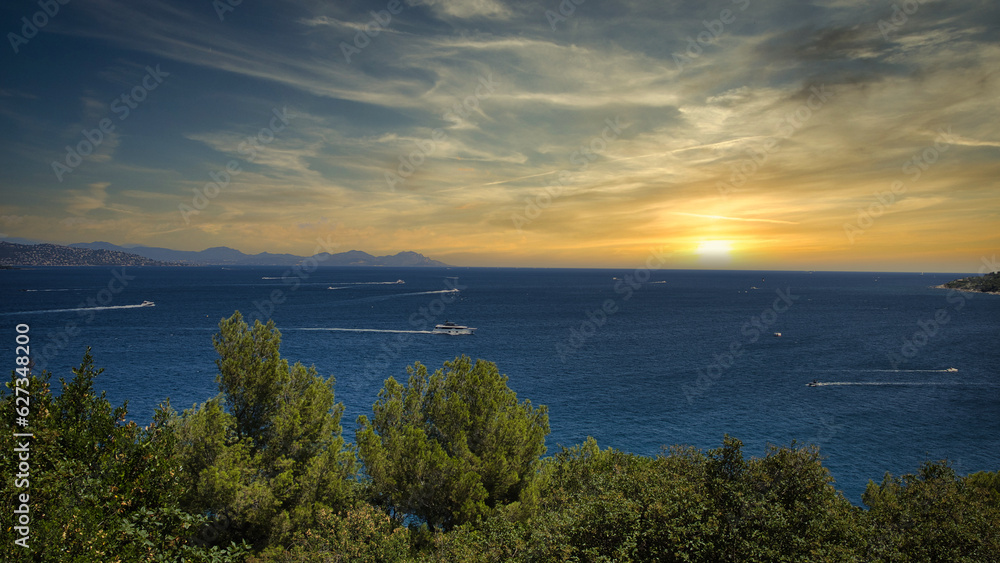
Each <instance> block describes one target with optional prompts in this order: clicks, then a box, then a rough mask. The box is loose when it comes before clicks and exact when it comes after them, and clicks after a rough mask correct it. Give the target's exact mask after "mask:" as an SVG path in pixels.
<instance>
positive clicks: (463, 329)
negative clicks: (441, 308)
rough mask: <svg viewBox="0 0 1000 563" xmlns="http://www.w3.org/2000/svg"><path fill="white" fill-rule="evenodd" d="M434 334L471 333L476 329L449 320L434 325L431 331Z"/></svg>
mask: <svg viewBox="0 0 1000 563" xmlns="http://www.w3.org/2000/svg"><path fill="white" fill-rule="evenodd" d="M432 332H433V333H434V334H453V335H454V334H473V333H474V332H476V329H474V328H470V327H467V326H463V325H460V324H455V323H453V322H451V321H447V322H444V323H441V324H439V325H437V326H435V327H434V330H433V331H432Z"/></svg>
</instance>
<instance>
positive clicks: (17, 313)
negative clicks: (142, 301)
mask: <svg viewBox="0 0 1000 563" xmlns="http://www.w3.org/2000/svg"><path fill="white" fill-rule="evenodd" d="M146 307H149V305H108V306H106V307H73V308H71V309H42V310H40V311H17V312H14V313H0V315H5V316H9V315H41V314H43V313H73V312H76V311H107V310H110V309H145V308H146Z"/></svg>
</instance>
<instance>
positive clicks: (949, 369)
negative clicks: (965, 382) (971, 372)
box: [944, 368, 958, 373]
mask: <svg viewBox="0 0 1000 563" xmlns="http://www.w3.org/2000/svg"><path fill="white" fill-rule="evenodd" d="M944 371H950V372H952V373H955V372H956V371H958V368H948V369H946V370H944Z"/></svg>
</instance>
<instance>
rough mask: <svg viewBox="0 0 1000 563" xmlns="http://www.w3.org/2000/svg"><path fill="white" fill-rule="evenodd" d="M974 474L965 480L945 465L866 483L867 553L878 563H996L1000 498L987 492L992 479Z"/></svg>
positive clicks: (929, 465)
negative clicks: (893, 562) (917, 562)
mask: <svg viewBox="0 0 1000 563" xmlns="http://www.w3.org/2000/svg"><path fill="white" fill-rule="evenodd" d="M977 475H978V476H972V477H967V478H965V479H963V478H960V477H958V476H957V475H955V471H954V470H953V469H952V468H951V467H949V466H948V465H947V463H944V462H939V463H929V462H928V463H925V464H924V465H923V466H922V467H921V468H920V470H919V471H918V472H917V473H916V474H913V475H904V476H902V477H893V476H892V475H889V474H886V476H885V478H883V480H882V483H881V484H879V485H876V484H875V483H872V482H869V483H868V489H867V490H866V491H865V493H864V495H863V496H862V500H863V501H864V503H865V504H866V505H868V507H869V509H868V511H867V512H866V513H865V514H864V522H865V523H866V525H867V527H868V533H869V537H868V538H867V539H868V545H867V547H868V550H869V551H870V552H871V553H872V554H874V555H875V556H876V557H877V558H878V559H879V560H881V561H958V562H970V563H971V562H973V561H997V560H1000V502H998V500H1000V496H997V495H995V494H992V493H993V492H995V490H990V488H989V487H991V486H993V485H995V480H994V479H995V475H996V474H993V477H992V478H991V477H988V476H986V475H982V474H977ZM984 482H987V484H986V488H985V489H984V487H983V484H984Z"/></svg>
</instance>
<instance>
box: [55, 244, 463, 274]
mask: <svg viewBox="0 0 1000 563" xmlns="http://www.w3.org/2000/svg"><path fill="white" fill-rule="evenodd" d="M70 246H71V247H73V248H88V249H92V250H113V251H118V252H131V253H134V254H138V255H139V256H144V257H146V258H149V259H152V260H164V261H170V262H179V263H182V264H189V265H195V266H210V265H222V266H294V265H295V264H299V263H301V262H302V261H303V260H305V259H306V258H308V256H296V255H294V254H273V253H270V252H261V253H260V254H244V253H242V252H240V251H239V250H236V249H233V248H229V247H226V246H216V247H213V248H207V249H205V250H201V251H189V250H171V249H169V248H157V247H153V246H133V247H126V246H118V245H115V244H111V243H109V242H100V241H98V242H89V243H76V244H71V245H70ZM315 258H316V260H317V261H319V263H320V265H323V266H385V267H394V268H411V267H425V266H434V267H446V266H448V264H445V263H444V262H439V261H437V260H432V259H430V258H428V257H426V256H424V255H422V254H419V253H417V252H400V253H398V254H395V255H393V256H372V255H371V254H368V253H367V252H361V251H360V250H350V251H347V252H340V253H337V254H329V253H326V252H324V253H322V254H317V255H315Z"/></svg>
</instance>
